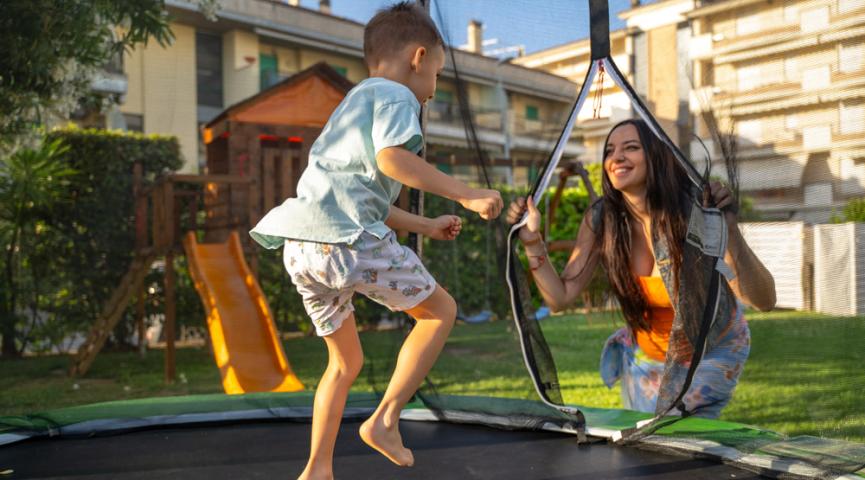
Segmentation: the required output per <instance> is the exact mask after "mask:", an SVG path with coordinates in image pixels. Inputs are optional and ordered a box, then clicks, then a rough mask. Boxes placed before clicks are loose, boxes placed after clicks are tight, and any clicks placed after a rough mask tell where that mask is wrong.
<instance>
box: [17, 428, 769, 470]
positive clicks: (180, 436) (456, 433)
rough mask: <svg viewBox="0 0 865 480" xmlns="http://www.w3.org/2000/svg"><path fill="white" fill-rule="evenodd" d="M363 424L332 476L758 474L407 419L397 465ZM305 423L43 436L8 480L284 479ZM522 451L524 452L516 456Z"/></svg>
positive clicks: (301, 459)
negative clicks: (407, 461)
mask: <svg viewBox="0 0 865 480" xmlns="http://www.w3.org/2000/svg"><path fill="white" fill-rule="evenodd" d="M358 426H359V423H358V421H357V420H355V421H346V422H344V423H343V425H342V427H341V429H340V434H339V439H338V441H337V446H336V452H337V454H336V457H335V460H334V473H335V476H336V478H355V479H364V478H382V479H383V478H406V479H444V478H454V479H456V478H460V479H496V480H508V479H513V480H529V479H542V478H543V479H605V478H610V479H613V478H616V479H628V478H635V479H636V478H639V479H646V480H648V479H718V478H737V479H742V478H759V476H758V475H756V474H752V473H750V472H745V471H742V470H739V469H736V468H733V467H729V466H726V465H723V464H719V463H716V462H712V461H709V460H698V459H692V458H686V457H680V456H670V455H664V454H659V453H655V452H647V451H643V450H640V449H635V448H618V447H613V446H610V445H607V444H604V443H597V444H593V445H585V446H578V445H577V443H576V439H575V437H573V436H571V435H565V434H557V433H549V432H527V431H504V430H499V429H494V428H489V427H483V426H477V425H460V424H454V423H446V422H435V423H434V422H413V421H403V422H401V425H400V430H401V432H402V435H403V438H404V440H405V442H406V444H407V445H410V446H411V447H412V449H413V450H414V454H415V458H416V465H415V466H414V467H412V468H408V469H406V468H400V467H397V466H395V465H393V464H391V463H390V462H388V461H387V460H386V459H385V458H384V457H383V456H381V455H379V454H378V453H377V452H375V451H374V450H372V449H371V448H369V447H368V446H366V445H365V444H363V443H362V442H361V441H360V438H359V437H358V435H357V428H358ZM308 444H309V424H308V423H300V422H272V421H270V422H262V421H258V422H250V423H242V424H238V423H234V424H229V425H220V424H209V425H200V426H196V427H188V428H180V427H172V428H168V429H157V430H153V429H150V430H143V431H137V432H132V433H127V434H123V435H112V436H105V437H97V438H86V439H40V440H31V441H26V442H21V443H19V444H17V445H12V446H10V447H7V448H3V449H2V450H0V466H2V467H3V468H11V469H14V471H15V472H14V474H13V475H12V476H11V477H10V478H22V479H23V478H46V477H47V478H81V477H85V476H86V478H93V479H98V478H106V479H108V478H111V479H135V478H149V479H157V478H184V479H208V480H216V479H237V478H263V479H264V478H267V479H270V478H282V477H286V476H291V475H294V474H296V473H297V472H300V471H302V470H303V467H304V465H305V464H306V460H307V456H308V454H309V451H308V449H309V445H308ZM516 453H518V455H517V454H516Z"/></svg>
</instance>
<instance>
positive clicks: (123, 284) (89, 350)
mask: <svg viewBox="0 0 865 480" xmlns="http://www.w3.org/2000/svg"><path fill="white" fill-rule="evenodd" d="M156 257H157V255H156V253H155V252H154V251H152V250H151V251H144V252H141V253H137V254H136V255H135V257H134V258H133V259H132V264H131V265H130V266H129V270H127V271H126V274H125V275H124V276H123V278H122V279H121V280H120V284H119V285H118V286H117V288H116V289H114V292H113V293H112V294H111V298H109V300H108V303H106V304H105V307H104V308H103V309H102V313H101V314H100V315H99V318H97V319H96V322H95V323H94V325H93V327H92V328H91V329H90V333H89V334H88V335H87V340H85V341H84V343H83V344H82V345H81V346H80V347H79V348H78V352H77V353H76V354H75V356H74V357H73V358H72V365H71V366H70V367H69V375H71V376H73V377H74V376H80V375H84V374H85V373H87V370H88V369H90V365H91V364H92V363H93V360H95V359H96V355H97V354H98V353H99V351H100V350H101V349H102V346H103V345H104V344H105V340H106V339H107V338H108V335H110V334H111V332H112V331H113V330H114V327H115V326H117V322H119V321H120V317H121V316H122V315H123V312H124V310H126V306H127V305H129V300H130V299H131V298H132V296H133V295H135V294H136V293H137V292H139V291H140V290H141V286H142V284H143V283H144V278H145V277H146V276H147V273H148V272H149V271H150V267H151V265H153V262H154V261H155V260H156Z"/></svg>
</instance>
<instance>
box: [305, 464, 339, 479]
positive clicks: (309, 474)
mask: <svg viewBox="0 0 865 480" xmlns="http://www.w3.org/2000/svg"><path fill="white" fill-rule="evenodd" d="M297 480H333V472H332V471H330V470H322V469H315V468H310V467H309V465H307V467H306V468H305V469H304V470H303V473H301V474H300V475H299V476H298V477H297Z"/></svg>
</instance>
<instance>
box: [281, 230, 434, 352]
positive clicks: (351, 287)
mask: <svg viewBox="0 0 865 480" xmlns="http://www.w3.org/2000/svg"><path fill="white" fill-rule="evenodd" d="M283 261H284V262H285V268H286V270H288V273H289V275H291V281H292V282H293V283H294V285H295V287H297V291H298V292H300V294H301V295H302V296H303V305H304V307H305V308H306V313H307V314H308V315H309V316H310V318H311V319H312V323H313V325H315V331H316V333H317V334H318V335H319V336H325V335H330V334H331V333H333V332H335V331H336V330H337V329H338V328H339V327H340V326H341V325H342V322H343V321H344V320H345V319H346V318H348V316H349V314H351V312H353V311H354V307H353V306H352V304H351V298H352V295H353V294H354V292H359V293H361V294H363V295H366V296H367V297H368V298H370V299H372V300H374V301H376V302H378V303H380V304H382V305H384V306H385V307H387V308H389V309H391V310H392V311H401V310H409V309H411V308H413V307H416V306H417V305H418V304H419V303H421V302H422V301H424V300H426V298H427V297H429V296H430V295H432V293H433V291H435V288H436V281H435V279H433V278H432V276H431V275H430V274H429V272H428V271H427V269H426V268H425V267H424V266H423V264H422V263H421V261H420V259H419V258H418V257H417V255H415V253H414V252H413V251H411V250H410V249H409V248H408V247H405V246H403V245H400V244H399V242H397V240H396V234H395V233H393V232H390V233H388V234H387V235H386V236H385V238H383V239H379V238H376V237H375V236H373V235H371V234H369V233H366V232H363V233H362V234H361V235H360V237H359V238H358V239H357V240H356V241H355V242H354V243H352V244H346V243H316V242H306V241H298V240H286V241H285V250H284V255H283Z"/></svg>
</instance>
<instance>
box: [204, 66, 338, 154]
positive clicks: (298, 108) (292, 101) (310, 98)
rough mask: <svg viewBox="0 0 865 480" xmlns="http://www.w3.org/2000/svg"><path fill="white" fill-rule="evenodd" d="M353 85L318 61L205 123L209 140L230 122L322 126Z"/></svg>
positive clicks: (205, 136) (205, 130)
mask: <svg viewBox="0 0 865 480" xmlns="http://www.w3.org/2000/svg"><path fill="white" fill-rule="evenodd" d="M352 87H354V83H352V82H351V81H349V80H348V79H346V78H345V77H343V76H342V75H341V74H340V73H339V72H337V71H336V70H334V69H333V68H332V67H330V66H329V65H328V64H327V63H324V62H319V63H316V64H315V65H313V66H311V67H309V68H307V69H306V70H303V71H301V72H298V73H296V74H295V75H292V76H290V77H288V78H286V79H285V80H283V81H281V82H279V83H277V84H275V85H273V86H272V87H270V88H268V89H266V90H262V91H261V92H259V93H257V94H255V95H253V96H251V97H249V98H247V99H245V100H242V101H240V102H238V103H236V104H234V105H232V106H230V107H228V108H226V109H225V110H224V111H223V112H222V113H220V114H219V115H218V116H217V117H216V118H214V119H213V120H211V121H210V122H208V123H207V125H205V129H204V138H205V142H206V143H210V141H211V140H212V138H213V133H214V132H213V131H214V130H222V129H224V128H225V123H226V122H229V121H231V122H244V123H257V124H267V125H291V126H301V127H319V128H321V127H323V126H324V124H325V123H327V120H328V118H330V114H331V113H333V111H334V109H336V106H337V105H339V102H341V101H342V99H343V98H344V97H345V94H346V93H348V91H349V90H351V88H352Z"/></svg>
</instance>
